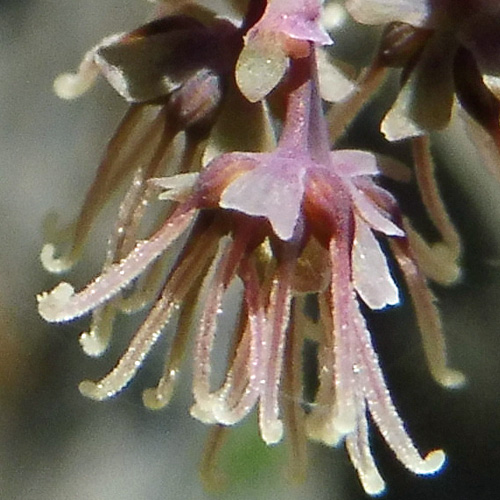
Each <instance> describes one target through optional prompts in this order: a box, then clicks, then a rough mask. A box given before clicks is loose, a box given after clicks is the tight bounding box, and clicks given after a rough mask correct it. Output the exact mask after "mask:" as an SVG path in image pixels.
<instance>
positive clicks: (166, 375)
mask: <svg viewBox="0 0 500 500" xmlns="http://www.w3.org/2000/svg"><path fill="white" fill-rule="evenodd" d="M199 281H200V280H197V282H196V283H195V284H194V285H193V286H192V288H191V290H190V291H189V293H188V294H187V295H186V297H185V299H184V301H183V303H182V310H181V313H180V316H179V322H178V325H177V331H176V334H175V337H174V340H173V342H172V347H171V348H170V352H169V353H168V355H167V360H166V362H165V369H164V371H163V376H162V377H161V379H160V381H159V382H158V385H157V386H156V387H154V388H150V389H146V390H145V391H144V392H143V393H142V401H143V403H144V406H146V407H147V408H149V409H150V410H159V409H161V408H163V407H164V406H166V405H167V404H168V403H169V402H170V399H171V397H172V394H173V391H174V387H175V384H176V382H177V378H178V376H179V372H180V369H181V364H182V361H183V360H184V355H185V352H186V348H187V344H188V340H189V331H190V327H191V320H192V319H193V315H194V312H195V309H196V303H197V301H196V297H197V295H198V288H199V286H198V285H199Z"/></svg>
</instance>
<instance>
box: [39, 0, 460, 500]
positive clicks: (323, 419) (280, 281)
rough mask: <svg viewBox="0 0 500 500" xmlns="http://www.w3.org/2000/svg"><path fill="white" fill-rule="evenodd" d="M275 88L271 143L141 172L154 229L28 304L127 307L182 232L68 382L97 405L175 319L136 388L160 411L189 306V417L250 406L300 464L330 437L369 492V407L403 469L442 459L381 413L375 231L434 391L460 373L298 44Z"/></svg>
mask: <svg viewBox="0 0 500 500" xmlns="http://www.w3.org/2000/svg"><path fill="white" fill-rule="evenodd" d="M271 5H272V4H271ZM277 5H279V2H277ZM282 85H283V88H282V90H283V91H284V92H286V95H287V100H286V117H285V120H284V124H283V130H282V133H281V136H280V140H279V142H278V145H277V147H276V148H275V149H274V150H273V151H271V152H258V153H248V152H232V153H226V154H222V155H219V156H216V157H215V158H214V159H213V160H212V161H211V162H210V163H209V164H208V165H207V166H206V167H205V168H204V169H203V170H202V171H201V173H200V174H199V175H195V174H184V175H180V176H176V177H173V178H166V179H165V178H164V179H159V180H155V181H153V182H152V184H154V185H156V186H160V187H162V188H163V189H164V190H166V193H165V194H164V195H163V197H164V198H167V199H170V200H171V201H173V203H174V205H175V208H174V209H173V210H172V212H171V214H170V215H169V216H168V217H167V218H166V220H165V222H164V224H163V225H162V227H161V228H160V229H159V230H158V231H157V232H156V233H155V234H153V235H152V236H151V237H150V238H149V239H148V240H146V241H141V242H139V243H137V245H136V246H135V248H134V249H133V250H132V251H131V252H130V253H129V254H128V255H127V256H125V257H124V258H123V259H122V260H121V261H120V262H116V263H113V264H111V265H110V266H109V267H107V268H106V269H105V270H104V272H103V273H102V274H101V276H99V277H98V278H96V280H95V281H93V282H92V283H91V284H89V285H88V286H87V287H86V288H84V289H83V290H82V291H80V292H79V293H75V292H74V290H73V288H72V287H71V285H69V284H68V283H61V284H60V285H59V286H58V287H56V288H55V289H54V290H53V291H51V292H50V293H48V294H42V295H41V296H39V311H40V314H41V315H42V316H43V317H44V318H45V319H46V320H47V321H51V322H64V321H70V320H72V319H74V318H77V317H80V316H83V315H85V314H88V313H90V312H92V311H95V310H96V309H97V310H99V309H100V308H102V307H103V306H104V305H106V304H108V303H110V302H111V301H114V300H117V298H118V299H119V300H117V302H116V303H115V307H116V308H118V309H119V308H120V307H126V304H128V303H129V302H130V300H132V301H133V299H134V293H137V294H140V293H141V290H140V286H138V285H137V284H136V283H137V281H136V280H137V279H138V278H139V277H140V276H141V275H144V274H145V275H146V277H147V276H148V274H147V271H146V270H147V269H151V268H152V266H155V265H156V264H155V263H156V262H161V260H162V257H163V256H164V255H166V254H168V252H169V251H170V250H171V248H172V247H173V245H174V243H175V242H176V241H180V240H181V237H183V236H185V237H186V240H185V243H183V244H182V248H181V250H180V252H179V254H178V257H177V258H176V260H175V262H174V264H173V266H172V268H171V269H170V271H169V273H168V275H167V277H166V278H165V279H163V280H160V281H162V284H161V285H159V287H158V288H159V289H158V291H156V293H155V294H154V297H155V298H154V305H153V306H152V308H151V310H150V312H149V314H148V316H147V318H146V320H145V321H144V323H143V324H142V326H141V327H140V328H139V330H138V331H137V333H136V334H135V336H134V338H133V339H132V341H131V343H130V346H129V347H128V349H127V351H126V352H125V353H124V354H123V356H122V357H121V358H120V360H119V362H118V364H117V365H116V367H115V368H114V369H113V370H112V371H111V372H110V373H109V374H108V375H107V376H105V377H104V378H103V379H102V380H100V381H98V382H91V381H84V382H82V384H81V386H80V389H81V391H82V392H83V393H84V394H86V395H87V396H89V397H91V398H94V399H98V400H102V399H107V398H109V397H112V396H114V395H115V394H116V393H118V392H119V391H121V390H122V389H123V388H124V387H125V386H126V385H127V384H128V383H129V382H130V381H131V379H132V378H133V377H134V375H135V374H136V372H137V371H138V370H139V368H140V366H141V365H142V363H143V361H144V359H145V357H146V356H147V354H148V353H149V352H150V350H151V349H152V347H153V346H154V344H155V342H156V341H157V339H158V338H159V336H160V334H161V332H162V330H163V328H164V327H165V325H166V324H167V323H168V322H169V321H171V320H172V319H173V318H174V317H177V318H178V322H179V323H178V328H177V335H176V337H175V338H174V340H173V343H172V347H171V358H170V360H169V361H168V362H167V364H166V368H165V373H164V375H163V377H162V378H161V379H160V381H159V384H158V386H157V387H156V388H155V389H151V390H148V391H146V393H145V394H144V401H145V403H146V404H147V405H148V406H151V407H160V406H163V405H165V404H166V403H167V402H168V400H169V397H170V395H171V393H172V389H173V384H174V382H175V380H176V378H177V375H178V371H179V366H180V360H181V359H182V357H183V353H184V350H185V347H186V335H187V332H188V331H189V328H188V326H189V323H190V321H191V320H192V319H193V318H194V317H195V315H194V309H195V305H194V304H195V303H198V304H199V307H200V317H199V319H198V321H197V334H196V340H195V352H194V363H193V366H194V368H193V370H194V375H193V395H194V406H193V407H192V409H191V414H192V415H193V416H195V417H196V418H198V419H200V420H202V421H203V422H206V423H217V424H222V425H226V426H229V425H233V424H235V423H237V422H239V421H240V420H242V419H243V418H244V417H245V416H246V415H248V413H249V412H251V411H252V410H253V409H254V408H257V411H258V414H259V426H260V433H261V436H262V439H263V440H264V441H265V442H266V443H268V444H274V443H277V442H278V441H280V440H281V438H282V436H283V433H284V430H285V428H286V429H287V431H288V432H289V433H291V434H292V442H293V443H295V450H294V451H295V454H296V455H297V456H298V457H299V459H300V460H302V459H303V456H302V454H301V451H300V450H301V449H302V444H301V443H303V440H305V438H306V437H307V436H308V437H310V438H312V439H316V440H320V441H323V442H325V443H327V444H336V443H338V442H340V441H343V440H345V442H346V445H347V449H348V452H349V455H350V457H351V460H352V462H353V464H354V466H355V468H356V469H357V471H358V474H359V477H360V479H361V482H362V483H363V486H364V488H365V490H366V491H367V492H368V493H369V494H378V493H380V492H381V491H382V490H383V488H384V482H383V480H382V478H381V477H380V475H379V473H378V470H377V468H376V465H375V463H374V459H373V457H372V454H371V451H370V447H369V438H368V414H369V415H371V417H372V418H373V421H374V422H375V424H376V426H377V427H378V429H379V430H380V432H381V434H382V436H383V438H384V439H385V441H386V443H387V444H388V445H389V447H390V448H391V449H392V450H393V451H394V453H395V454H396V456H397V457H398V459H399V460H400V461H401V462H402V463H403V464H404V465H405V466H406V467H407V468H408V469H409V470H411V471H413V472H415V473H417V474H430V473H434V472H436V471H437V470H439V469H440V468H441V467H442V465H443V463H444V453H443V452H442V451H441V450H436V451H433V452H431V453H430V454H428V455H427V456H426V457H424V458H423V457H422V456H421V455H420V453H419V452H418V451H417V449H416V448H415V446H414V444H413V442H412V440H411V438H410V437H409V435H408V433H407V431H406V429H405V427H404V425H403V422H402V421H401V419H400V417H399V416H398V414H397V411H396V409H395V408H394V405H393V403H392V400H391V397H390V394H389V391H388V389H387V386H386V384H385V381H384V378H383V375H382V372H381V370H380V367H379V364H378V360H377V355H376V353H375V351H374V349H373V345H372V342H371V335H370V333H369V332H368V330H367V327H366V323H365V320H364V318H363V316H362V314H361V312H360V301H362V302H364V303H365V304H366V306H368V307H369V308H371V309H383V308H385V307H388V306H393V305H396V304H397V303H398V302H399V291H398V287H397V285H396V284H395V282H394V279H393V277H392V275H391V272H390V269H389V266H388V263H387V260H386V256H385V255H384V252H383V251H382V249H381V247H380V244H379V242H378V239H379V238H384V239H387V240H388V242H389V244H390V246H391V248H392V249H393V252H394V256H395V258H396V261H397V262H398V264H399V265H400V268H401V271H402V273H403V275H404V276H405V279H406V281H407V283H408V286H409V289H410V291H411V292H412V298H413V301H414V304H415V309H416V312H417V316H418V319H419V322H420V324H421V325H422V327H423V332H422V333H423V335H424V346H425V348H426V353H427V357H428V361H429V364H430V367H431V371H432V373H433V374H434V375H435V377H436V378H437V379H438V381H439V382H440V383H442V384H443V385H446V386H456V385H459V384H460V383H461V382H462V381H463V377H462V375H461V374H459V373H457V372H455V371H452V370H450V369H449V368H447V366H446V357H445V352H444V342H443V338H442V333H441V330H440V322H439V317H438V313H437V310H436V309H435V307H434V305H433V297H432V294H431V292H430V291H429V289H428V288H427V286H426V279H425V277H424V276H423V274H422V273H421V271H420V270H419V268H418V265H417V262H416V259H415V257H414V254H413V252H412V249H411V247H410V244H409V241H408V239H407V237H406V235H405V232H404V230H403V225H402V223H401V217H400V214H399V211H398V207H397V204H396V202H395V200H394V198H393V197H392V196H391V195H390V194H389V193H388V192H387V191H385V190H384V189H382V188H381V187H380V186H379V185H378V184H376V182H375V181H374V177H376V176H377V174H378V169H377V162H376V159H375V157H374V155H372V154H370V153H366V152H361V151H351V150H343V151H333V152H330V151H329V146H328V142H327V130H326V124H325V121H324V118H323V113H322V109H321V100H320V98H319V90H318V83H317V74H316V61H315V54H314V51H313V50H310V51H309V53H308V54H306V55H304V56H303V57H299V58H291V60H290V67H289V71H288V73H287V79H286V82H284V83H283V84H282ZM147 282H148V281H146V283H147ZM236 283H239V284H240V287H241V288H242V292H241V302H240V306H239V315H238V320H237V324H236V326H235V330H236V333H235V347H234V349H232V350H231V351H230V352H229V354H228V360H229V362H228V366H229V368H228V371H227V374H226V377H225V380H224V382H223V383H222V385H221V386H220V387H218V388H214V387H213V382H212V380H211V372H212V361H211V358H212V351H213V349H214V341H215V338H216V336H217V323H218V317H219V314H220V312H221V311H222V307H223V299H224V296H225V295H226V293H228V290H229V288H230V287H231V285H233V284H236ZM149 284H151V283H149ZM134 290H136V292H134ZM122 292H126V294H128V297H125V298H123V299H120V295H121V294H122ZM304 293H309V294H311V293H312V294H314V295H315V297H316V299H317V301H318V303H319V306H320V320H321V334H320V336H319V338H318V342H319V355H318V357H319V359H318V361H319V373H318V377H319V389H318V392H317V394H316V396H315V399H314V401H313V402H312V403H313V404H312V411H311V413H310V414H309V415H307V416H306V415H305V414H304V412H303V410H302V408H301V406H300V403H299V401H300V400H301V394H302V385H301V373H300V369H301V368H300V363H299V365H298V366H297V360H298V359H300V355H299V353H300V350H301V346H302V342H303V338H304V335H305V332H304V331H302V330H300V329H299V328H298V325H299V324H300V321H299V318H300V317H301V316H302V315H303V310H302V308H301V307H300V304H301V299H300V297H301V295H302V294H304ZM297 371H299V373H297ZM284 384H286V385H287V387H288V388H290V391H291V392H292V396H296V397H293V398H292V399H293V401H292V403H290V402H288V403H286V402H285V398H284V397H283V390H282V386H283V385H284ZM285 405H287V411H284V406H285ZM290 405H291V408H290ZM297 422H299V423H297Z"/></svg>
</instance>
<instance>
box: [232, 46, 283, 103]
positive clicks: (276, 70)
mask: <svg viewBox="0 0 500 500" xmlns="http://www.w3.org/2000/svg"><path fill="white" fill-rule="evenodd" d="M287 68H288V56H287V55H286V54H285V52H284V51H283V48H282V47H281V44H280V43H277V42H276V40H269V41H265V40H264V41H261V40H258V39H257V40H255V41H250V42H248V43H247V44H246V45H245V47H243V50H242V51H241V53H240V57H239V58H238V62H237V64H236V83H237V84H238V87H239V88H240V90H241V92H242V94H243V95H244V96H245V97H246V98H247V99H248V100H249V101H250V102H257V101H260V100H261V99H263V98H264V97H265V96H266V95H267V94H269V92H271V90H273V89H274V87H276V85H278V83H279V81H280V80H281V79H282V78H283V75H284V74H285V71H286V70H287Z"/></svg>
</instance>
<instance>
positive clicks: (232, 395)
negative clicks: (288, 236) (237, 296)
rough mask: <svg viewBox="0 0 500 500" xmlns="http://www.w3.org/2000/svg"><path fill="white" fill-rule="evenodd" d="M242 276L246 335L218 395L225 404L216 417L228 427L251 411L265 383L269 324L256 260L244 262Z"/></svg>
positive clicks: (244, 333) (218, 408)
mask: <svg viewBox="0 0 500 500" xmlns="http://www.w3.org/2000/svg"><path fill="white" fill-rule="evenodd" d="M240 276H241V279H242V280H243V282H244V286H245V293H244V297H245V306H246V311H247V322H246V324H245V325H242V327H243V333H242V335H241V338H240V340H239V342H238V345H237V348H236V353H235V356H234V360H233V363H232V365H231V368H230V370H229V372H228V375H227V378H226V381H225V383H224V385H223V386H222V388H221V389H220V390H219V391H217V393H216V394H215V396H216V397H217V398H218V399H219V400H220V401H221V402H224V403H225V404H221V405H220V406H217V407H215V408H214V415H215V417H216V418H217V420H218V421H219V422H220V423H223V424H225V425H232V424H235V423H237V422H239V421H240V420H241V419H243V418H244V417H245V416H246V415H247V414H248V413H249V412H250V410H251V409H252V408H253V407H254V406H255V404H256V402H257V399H258V397H259V395H260V392H261V389H262V387H263V384H264V383H265V378H264V377H265V365H264V363H263V359H262V352H261V351H262V345H263V343H264V342H265V340H266V338H267V335H266V328H267V323H266V316H265V311H264V300H263V294H262V293H261V292H260V291H259V288H260V287H259V277H258V274H257V269H256V266H255V261H254V259H253V258H250V259H243V261H242V263H241V269H240Z"/></svg>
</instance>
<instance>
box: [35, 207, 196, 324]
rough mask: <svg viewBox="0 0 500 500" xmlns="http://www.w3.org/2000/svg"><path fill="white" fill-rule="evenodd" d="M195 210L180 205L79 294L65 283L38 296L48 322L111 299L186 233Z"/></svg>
mask: <svg viewBox="0 0 500 500" xmlns="http://www.w3.org/2000/svg"><path fill="white" fill-rule="evenodd" d="M196 212H197V211H196V210H195V209H189V208H187V207H186V206H184V207H180V208H179V209H178V210H177V211H176V213H174V215H173V216H172V217H171V218H170V219H168V221H167V222H166V223H165V224H164V226H163V227H162V228H161V229H160V230H159V231H158V232H157V233H156V234H155V235H153V236H152V237H151V239H149V240H148V241H142V242H139V243H138V244H137V245H136V247H135V249H134V250H133V251H132V252H131V253H130V254H129V255H128V256H127V257H126V258H125V259H123V260H122V261H121V262H119V263H117V264H113V265H112V266H110V267H109V269H108V270H106V271H105V272H104V273H103V274H102V275H101V276H99V277H98V278H96V279H95V281H94V282H92V283H91V284H90V285H88V286H87V287H86V288H84V289H83V290H82V291H81V292H80V293H78V294H75V293H74V289H73V287H72V286H71V285H69V284H68V283H64V282H63V283H61V284H59V285H58V286H57V287H56V288H55V289H54V290H53V291H52V292H49V293H43V294H41V295H39V296H38V297H37V298H38V311H39V313H40V315H41V316H42V317H43V318H44V319H45V320H46V321H49V322H62V321H69V320H72V319H75V318H78V317H80V316H83V315H84V314H86V313H88V312H89V311H91V310H93V309H95V308H96V307H98V306H100V305H101V304H104V303H106V302H108V301H109V300H111V299H112V298H113V297H114V296H115V295H116V294H117V293H118V292H120V290H122V289H123V288H124V287H126V286H127V285H128V284H129V283H130V282H131V281H132V280H134V279H135V278H137V276H139V275H140V274H141V273H142V272H143V271H144V269H145V268H146V267H147V266H149V265H150V264H151V263H152V262H153V261H154V260H155V259H157V258H158V257H159V256H160V255H161V254H162V253H163V252H165V250H166V249H167V248H168V247H169V246H170V245H171V244H172V243H173V242H174V241H175V240H176V239H177V238H179V236H180V235H181V234H182V233H184V231H185V230H186V229H187V228H188V226H189V225H190V224H191V222H192V220H193V219H194V217H195V214H196Z"/></svg>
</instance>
